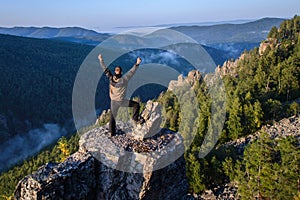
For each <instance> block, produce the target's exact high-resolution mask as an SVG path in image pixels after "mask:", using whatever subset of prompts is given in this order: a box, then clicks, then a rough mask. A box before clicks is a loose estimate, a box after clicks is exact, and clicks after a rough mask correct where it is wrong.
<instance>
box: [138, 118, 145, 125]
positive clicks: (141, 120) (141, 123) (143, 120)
mask: <svg viewBox="0 0 300 200" xmlns="http://www.w3.org/2000/svg"><path fill="white" fill-rule="evenodd" d="M136 123H137V124H139V125H143V124H144V123H145V119H144V118H143V117H139V119H138V120H137V121H136Z"/></svg>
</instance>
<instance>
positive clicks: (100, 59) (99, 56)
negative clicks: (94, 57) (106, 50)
mask: <svg viewBox="0 0 300 200" xmlns="http://www.w3.org/2000/svg"><path fill="white" fill-rule="evenodd" d="M98 59H99V61H100V62H101V61H103V58H102V55H101V54H99V55H98Z"/></svg>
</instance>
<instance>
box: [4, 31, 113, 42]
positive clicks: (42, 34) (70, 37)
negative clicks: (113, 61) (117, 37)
mask: <svg viewBox="0 0 300 200" xmlns="http://www.w3.org/2000/svg"><path fill="white" fill-rule="evenodd" d="M0 33H1V34H7V35H15V36H22V37H30V38H47V39H58V40H66V41H70V42H77V43H84V44H89V45H97V44H99V43H100V42H102V41H103V40H105V39H107V38H108V37H110V36H111V35H110V34H108V33H98V32H96V31H93V30H87V29H84V28H80V27H65V28H52V27H42V28H39V27H13V28H3V27H2V28H0Z"/></svg>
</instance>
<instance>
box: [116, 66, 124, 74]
mask: <svg viewBox="0 0 300 200" xmlns="http://www.w3.org/2000/svg"><path fill="white" fill-rule="evenodd" d="M116 68H119V69H120V72H121V73H122V71H123V70H122V67H121V66H119V65H118V66H116V67H115V69H116Z"/></svg>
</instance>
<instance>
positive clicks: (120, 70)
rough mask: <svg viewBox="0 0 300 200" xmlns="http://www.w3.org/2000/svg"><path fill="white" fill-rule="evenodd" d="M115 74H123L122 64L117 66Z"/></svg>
mask: <svg viewBox="0 0 300 200" xmlns="http://www.w3.org/2000/svg"><path fill="white" fill-rule="evenodd" d="M115 74H116V75H119V74H122V68H121V67H120V66H116V67H115Z"/></svg>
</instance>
